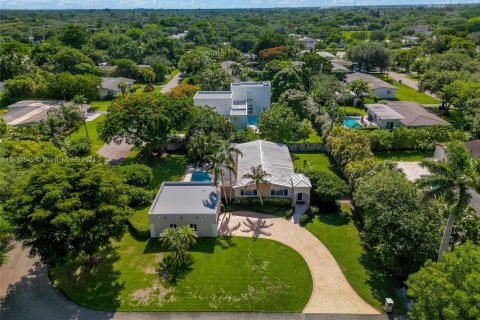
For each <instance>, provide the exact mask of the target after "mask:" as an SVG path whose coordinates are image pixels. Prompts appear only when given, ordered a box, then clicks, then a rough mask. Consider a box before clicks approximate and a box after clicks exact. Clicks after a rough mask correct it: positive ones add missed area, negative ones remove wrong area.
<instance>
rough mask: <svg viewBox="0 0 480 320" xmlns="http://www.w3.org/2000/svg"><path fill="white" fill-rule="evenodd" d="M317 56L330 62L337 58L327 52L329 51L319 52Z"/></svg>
mask: <svg viewBox="0 0 480 320" xmlns="http://www.w3.org/2000/svg"><path fill="white" fill-rule="evenodd" d="M317 54H318V55H319V56H320V57H323V58H326V59H328V60H332V59H335V58H336V56H335V55H333V54H331V53H330V52H327V51H319V52H317Z"/></svg>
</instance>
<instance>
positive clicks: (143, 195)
mask: <svg viewBox="0 0 480 320" xmlns="http://www.w3.org/2000/svg"><path fill="white" fill-rule="evenodd" d="M127 194H128V196H129V198H130V201H129V205H130V206H131V207H142V206H146V205H149V204H151V203H152V201H153V199H154V198H155V195H154V194H153V192H152V191H150V190H145V189H143V188H142V187H136V186H129V187H128V189H127Z"/></svg>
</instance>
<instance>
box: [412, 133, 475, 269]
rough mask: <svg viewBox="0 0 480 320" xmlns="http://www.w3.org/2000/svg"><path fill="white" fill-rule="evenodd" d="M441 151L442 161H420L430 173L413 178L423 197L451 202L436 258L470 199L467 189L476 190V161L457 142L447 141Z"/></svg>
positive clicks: (447, 241) (439, 257)
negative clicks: (444, 157)
mask: <svg viewBox="0 0 480 320" xmlns="http://www.w3.org/2000/svg"><path fill="white" fill-rule="evenodd" d="M445 151H446V154H447V160H446V161H435V160H430V159H429V160H423V161H422V162H421V163H420V165H421V166H422V167H424V168H426V169H428V171H429V172H430V174H429V175H426V176H422V177H421V178H420V179H419V180H418V181H417V184H418V186H419V187H421V188H423V189H424V190H425V191H424V193H423V195H424V198H425V199H432V198H436V197H443V198H445V200H446V201H447V202H449V203H450V204H451V205H452V210H451V211H450V214H449V216H448V220H447V225H446V226H445V230H444V232H443V237H442V243H441V245H440V249H439V251H438V261H441V260H442V254H443V253H444V252H445V251H447V250H448V246H449V242H450V238H451V236H452V231H453V227H454V225H455V221H456V220H457V218H458V217H460V216H461V215H462V214H463V213H464V212H465V209H466V208H467V207H468V204H469V202H470V199H471V196H470V194H469V192H468V190H469V188H473V189H474V190H476V191H479V190H480V160H478V159H477V160H474V159H472V158H471V157H470V154H469V153H468V151H467V149H466V148H465V146H464V145H463V144H462V143H461V142H458V141H456V142H451V143H448V144H447V145H446V146H445Z"/></svg>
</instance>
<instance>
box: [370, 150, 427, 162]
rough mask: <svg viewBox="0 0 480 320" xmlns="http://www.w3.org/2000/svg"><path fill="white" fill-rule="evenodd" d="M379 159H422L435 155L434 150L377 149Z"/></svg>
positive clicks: (376, 154) (376, 155) (375, 153)
mask: <svg viewBox="0 0 480 320" xmlns="http://www.w3.org/2000/svg"><path fill="white" fill-rule="evenodd" d="M374 155H375V159H377V160H390V161H420V160H422V159H425V158H429V157H433V151H422V150H395V151H376V152H374Z"/></svg>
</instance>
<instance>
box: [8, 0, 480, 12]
mask: <svg viewBox="0 0 480 320" xmlns="http://www.w3.org/2000/svg"><path fill="white" fill-rule="evenodd" d="M354 1H355V2H356V4H357V5H412V4H413V5H415V4H417V5H418V4H422V5H425V4H451V3H452V4H453V3H478V2H479V0H456V1H451V0H102V1H99V0H15V1H7V0H0V9H30V10H35V9H50V10H58V9H104V8H109V9H135V8H148V9H150V8H151V9H222V8H229V9H233V8H276V7H277V8H278V7H286V8H287V7H290V8H292V7H293V8H294V7H325V6H327V7H332V6H352V5H354Z"/></svg>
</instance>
